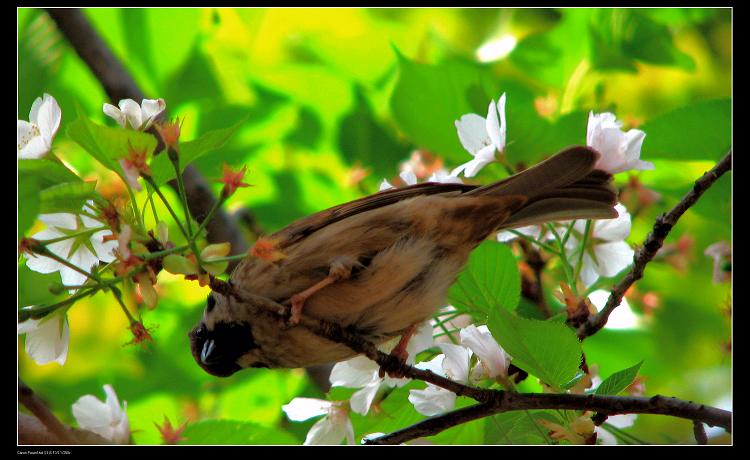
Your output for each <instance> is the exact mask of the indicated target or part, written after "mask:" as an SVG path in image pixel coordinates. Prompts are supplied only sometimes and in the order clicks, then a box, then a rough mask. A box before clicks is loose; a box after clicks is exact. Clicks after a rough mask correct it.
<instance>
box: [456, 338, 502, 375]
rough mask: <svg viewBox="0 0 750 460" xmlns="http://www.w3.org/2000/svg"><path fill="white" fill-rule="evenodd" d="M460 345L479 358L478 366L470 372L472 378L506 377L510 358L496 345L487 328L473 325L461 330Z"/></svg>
mask: <svg viewBox="0 0 750 460" xmlns="http://www.w3.org/2000/svg"><path fill="white" fill-rule="evenodd" d="M460 336H461V344H462V345H465V346H467V347H469V348H470V349H471V351H473V352H474V354H475V355H477V357H478V358H479V365H478V366H477V368H476V369H475V370H476V372H472V378H474V379H478V378H483V377H487V378H495V377H498V376H499V377H502V378H507V377H508V366H510V356H508V354H507V353H506V352H505V350H503V348H502V347H501V346H500V345H498V344H497V342H496V341H495V339H494V338H493V337H492V334H490V331H489V329H488V328H487V326H479V327H476V326H474V325H473V324H472V325H470V326H467V327H465V328H463V329H461V332H460Z"/></svg>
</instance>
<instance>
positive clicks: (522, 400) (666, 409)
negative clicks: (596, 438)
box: [365, 392, 732, 444]
mask: <svg viewBox="0 0 750 460" xmlns="http://www.w3.org/2000/svg"><path fill="white" fill-rule="evenodd" d="M498 393H501V396H500V397H498V398H497V399H496V400H493V401H491V402H486V403H483V404H477V405H474V406H469V407H465V408H462V409H458V410H455V411H452V412H449V413H447V414H443V415H439V416H436V417H431V418H428V419H426V420H423V421H421V422H418V423H415V424H414V425H412V426H410V427H407V428H404V429H401V430H398V431H395V432H393V433H390V434H387V435H384V436H380V437H378V438H374V439H369V440H367V441H365V444H401V443H403V442H406V441H409V440H412V439H416V438H420V437H424V436H433V435H436V434H438V433H440V432H442V431H444V430H447V429H448V428H451V427H454V426H456V425H459V424H462V423H467V422H470V421H472V420H477V419H480V418H483V417H488V416H491V415H495V414H499V413H502V412H508V411H515V410H530V409H563V410H590V411H596V412H598V413H601V414H606V415H615V414H659V415H670V416H673V417H680V418H685V419H689V420H693V421H694V422H695V423H698V424H701V423H706V424H707V425H710V426H720V427H722V428H724V429H725V430H727V431H729V432H731V423H732V413H731V412H729V411H726V410H723V409H718V408H715V407H709V406H705V405H703V404H696V403H693V402H690V401H682V400H679V399H677V398H667V397H664V396H660V395H657V396H653V397H650V398H647V397H636V396H603V395H594V394H589V395H577V394H566V393H561V394H547V393H508V392H498Z"/></svg>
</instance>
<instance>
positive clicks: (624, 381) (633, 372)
mask: <svg viewBox="0 0 750 460" xmlns="http://www.w3.org/2000/svg"><path fill="white" fill-rule="evenodd" d="M642 364H643V361H641V362H640V363H638V364H636V365H635V366H633V367H629V368H627V369H623V370H621V371H619V372H615V373H614V374H612V375H610V376H609V377H607V378H606V379H604V381H603V382H602V383H601V384H599V386H598V387H596V391H595V393H596V394H598V395H616V394H617V393H619V392H621V391H623V390H625V388H627V387H628V386H629V385H630V384H631V383H633V380H634V379H635V377H636V376H637V375H638V370H639V369H640V368H641V365H642Z"/></svg>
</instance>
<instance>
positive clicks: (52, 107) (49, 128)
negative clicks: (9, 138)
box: [16, 93, 62, 159]
mask: <svg viewBox="0 0 750 460" xmlns="http://www.w3.org/2000/svg"><path fill="white" fill-rule="evenodd" d="M61 120H62V111H61V110H60V106H59V105H58V104H57V101H56V100H55V98H54V97H52V96H50V95H49V94H47V93H44V96H43V97H38V98H36V99H35V100H34V103H33V104H32V105H31V111H30V112H29V121H25V120H18V123H17V125H16V127H17V128H16V129H17V135H16V136H17V145H18V158H19V159H39V158H42V157H44V156H45V155H47V153H49V151H50V149H52V140H53V139H54V138H55V134H57V130H58V129H60V121H61Z"/></svg>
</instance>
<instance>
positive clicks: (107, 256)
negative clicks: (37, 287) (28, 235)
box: [26, 205, 118, 293]
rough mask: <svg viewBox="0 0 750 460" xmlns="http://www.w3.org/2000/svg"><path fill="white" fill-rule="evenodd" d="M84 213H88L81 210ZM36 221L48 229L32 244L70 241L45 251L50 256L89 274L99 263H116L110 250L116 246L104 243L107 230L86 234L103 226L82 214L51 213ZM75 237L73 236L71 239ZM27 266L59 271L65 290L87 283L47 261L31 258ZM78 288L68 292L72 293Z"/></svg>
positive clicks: (83, 278) (52, 271)
mask: <svg viewBox="0 0 750 460" xmlns="http://www.w3.org/2000/svg"><path fill="white" fill-rule="evenodd" d="M83 209H84V211H87V212H89V213H90V212H91V210H90V208H89V207H88V205H87V206H84V208H83ZM39 220H41V221H42V222H44V223H45V224H47V229H46V230H42V231H41V232H39V233H36V234H34V235H33V236H32V238H33V239H35V240H41V241H44V240H52V239H58V238H63V237H69V238H66V239H63V240H61V241H57V242H55V243H50V244H48V245H47V246H46V247H47V249H48V250H49V251H50V252H52V253H53V254H55V255H57V256H59V257H60V258H62V259H65V260H67V261H68V262H70V263H71V264H72V265H74V266H76V267H79V268H81V269H83V270H85V271H90V270H91V269H92V268H93V267H94V266H96V265H97V264H98V263H99V261H100V260H101V261H103V262H112V261H113V260H115V256H114V254H113V252H112V251H113V249H115V248H116V247H117V246H118V241H117V240H109V241H104V236H105V235H108V234H111V231H110V230H109V229H102V230H100V231H96V232H92V233H87V232H85V231H86V230H89V229H94V228H97V227H102V223H101V222H99V221H97V220H95V219H92V218H90V217H88V216H86V215H83V214H69V213H54V214H42V215H40V216H39ZM73 234H76V236H72V235H73ZM26 265H27V266H28V267H29V268H30V269H31V270H34V271H35V272H39V273H54V272H57V271H59V272H60V276H61V278H62V283H63V284H64V285H68V286H79V285H82V284H83V283H85V282H86V279H87V278H86V275H84V274H83V273H80V272H78V271H76V270H74V269H72V268H70V267H69V266H67V265H65V264H63V263H61V262H58V261H57V260H54V259H52V258H49V257H45V256H41V255H33V254H32V255H30V256H28V259H27V260H26ZM76 290H77V288H71V289H70V293H74V292H75V291H76Z"/></svg>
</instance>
